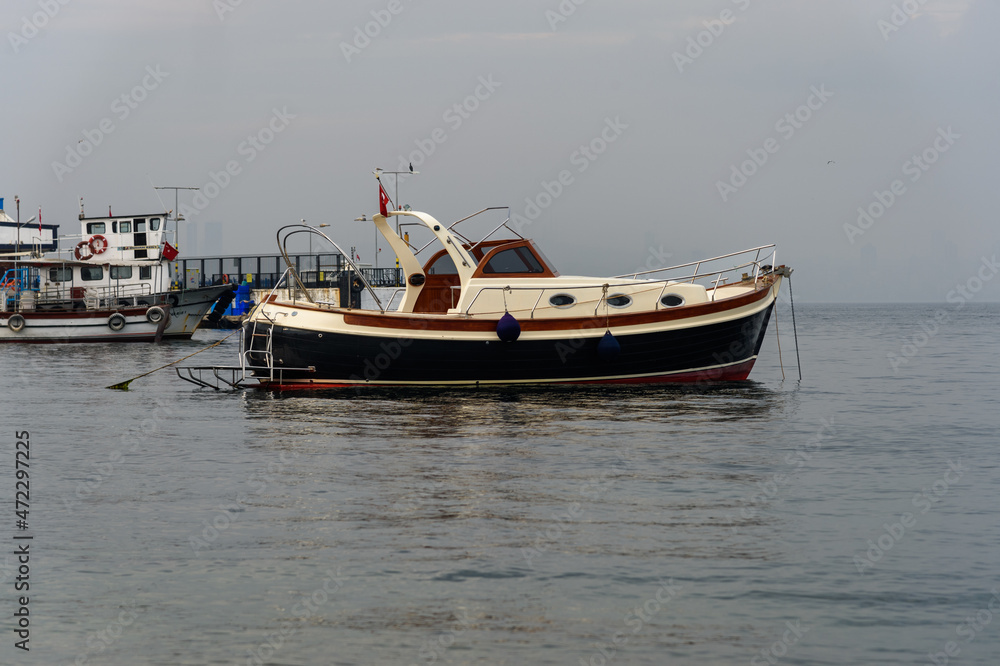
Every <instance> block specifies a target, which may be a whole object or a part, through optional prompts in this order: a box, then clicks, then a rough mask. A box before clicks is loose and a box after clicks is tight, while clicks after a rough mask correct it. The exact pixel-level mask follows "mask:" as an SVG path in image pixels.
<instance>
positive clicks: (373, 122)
mask: <svg viewBox="0 0 1000 666" xmlns="http://www.w3.org/2000/svg"><path fill="white" fill-rule="evenodd" d="M0 16H2V18H3V26H4V33H5V36H4V43H3V45H2V47H0V53H2V56H0V66H2V72H3V79H2V81H3V96H4V102H3V106H2V109H3V111H2V113H3V116H2V117H3V120H4V122H3V127H4V131H3V135H2V136H3V139H4V141H3V143H4V145H3V156H4V159H3V161H2V166H0V196H4V197H6V199H7V205H6V208H7V210H8V212H10V213H11V214H13V208H14V206H13V198H14V195H15V194H18V195H20V196H21V199H22V217H27V216H30V215H31V214H34V212H35V211H36V210H37V208H38V207H39V206H41V207H42V209H43V215H44V221H45V222H46V223H58V224H61V225H62V229H61V231H62V232H63V233H75V232H76V230H77V224H78V223H77V220H76V215H77V211H78V200H79V197H81V196H82V197H84V198H85V201H86V205H87V212H88V214H90V215H96V214H99V213H100V212H101V211H106V210H107V207H108V206H109V205H111V206H112V207H113V210H114V212H115V213H116V214H133V213H135V214H138V213H144V212H156V211H159V210H162V207H161V205H160V203H159V201H158V200H157V197H156V194H155V193H154V191H153V189H152V187H151V186H150V181H152V182H153V183H155V184H157V185H180V186H196V187H201V188H202V194H203V196H204V198H203V199H200V200H195V199H192V197H191V193H182V194H181V203H182V205H183V204H186V205H187V207H188V211H189V215H188V217H189V218H190V221H191V224H192V228H195V227H197V226H198V225H203V228H204V225H208V224H210V223H214V224H217V225H221V230H222V234H221V236H222V239H223V246H222V247H217V248H215V247H213V248H200V249H202V250H204V251H208V252H211V253H219V254H236V253H251V252H261V253H265V252H266V253H270V252H273V248H274V240H273V239H274V231H275V230H276V228H277V227H278V226H279V225H281V224H284V223H290V222H295V221H298V220H299V219H302V218H305V219H306V220H307V221H308V222H309V223H312V224H320V223H329V224H331V227H330V229H328V230H327V231H329V232H330V233H331V235H333V236H334V237H335V238H336V239H337V240H338V242H342V244H343V245H352V244H354V245H357V246H358V247H359V251H360V253H361V255H362V259H363V260H364V261H366V262H370V261H372V244H373V234H372V230H371V227H370V225H365V224H364V223H359V222H354V221H353V220H354V218H355V217H357V216H359V215H361V214H362V213H366V214H368V215H369V216H370V215H371V213H372V212H374V211H376V210H377V209H378V198H377V188H376V185H375V182H374V178H373V176H372V175H371V171H372V169H373V168H375V167H382V168H384V169H387V170H392V169H398V168H400V166H401V165H405V164H408V163H409V161H410V160H412V161H413V163H414V166H415V167H416V168H417V169H419V170H420V171H421V174H420V175H417V176H414V177H412V178H408V179H406V180H405V181H404V182H403V183H401V187H400V194H401V197H400V198H401V203H404V204H410V205H411V206H412V207H413V208H414V209H417V210H423V211H426V212H428V213H430V214H432V215H434V216H435V217H437V218H438V219H440V220H441V221H442V222H451V221H453V220H455V219H457V218H459V217H462V216H464V215H466V214H469V213H472V212H474V211H476V210H479V209H480V208H484V207H486V206H500V205H509V206H511V207H512V212H513V213H514V214H516V215H519V216H522V218H523V219H526V220H529V219H530V220H531V223H530V224H527V225H525V227H524V233H525V234H526V235H529V236H532V237H534V238H535V239H536V241H537V242H538V243H539V245H540V246H541V247H542V249H543V250H544V251H545V252H546V254H547V255H548V256H549V257H550V259H552V260H553V262H554V263H555V264H556V266H557V267H558V268H559V269H560V270H561V271H562V272H563V273H564V274H616V273H624V272H628V271H633V270H636V269H637V268H638V267H641V266H647V265H648V266H659V265H665V264H671V263H682V262H686V261H689V260H693V259H699V258H701V255H708V254H722V253H725V252H730V251H734V250H738V249H743V248H745V247H751V246H755V245H763V244H767V243H777V244H778V248H779V254H778V257H779V261H780V262H781V263H787V264H789V265H791V266H792V267H793V268H795V269H796V273H795V291H796V296H797V298H798V299H799V300H801V301H897V300H903V301H944V300H945V299H946V297H947V295H948V293H949V292H950V291H952V290H953V289H955V288H956V286H957V285H966V286H968V285H969V281H970V280H972V285H971V286H973V287H979V286H981V288H977V290H976V291H975V293H974V298H975V299H977V300H982V301H989V300H997V299H998V298H1000V277H997V276H996V273H997V271H998V270H1000V267H997V266H995V265H994V264H992V263H991V262H990V261H987V262H986V263H984V258H985V259H986V260H992V258H993V257H994V256H995V255H996V254H998V253H1000V233H998V225H997V215H996V211H995V209H996V193H997V189H998V188H997V186H996V183H994V182H993V178H995V177H996V175H997V173H998V170H997V168H996V163H997V156H998V150H997V149H998V148H1000V121H998V117H1000V113H998V112H1000V103H998V102H1000V76H998V75H1000V67H998V65H1000V62H998V60H1000V59H998V54H1000V46H998V45H997V41H996V35H997V34H998V32H1000V7H998V3H996V2H992V1H991V2H987V0H905V1H902V0H771V1H765V0H711V1H706V0H699V1H697V2H696V1H680V2H676V1H675V2H663V1H660V2H653V1H651V0H649V1H643V0H617V1H616V2H610V1H608V0H562V1H561V2H560V0H548V1H545V0H543V1H531V2H529V1H527V0H513V1H508V2H503V3H501V2H489V3H487V2H475V1H473V2H470V1H468V0H466V1H465V2H457V1H454V0H452V1H436V2H435V1H433V0H365V1H361V2H350V3H348V2H320V1H318V0H300V1H296V0H291V1H287V2H273V1H272V2H265V1H264V0H214V1H213V0H172V1H171V2H166V1H165V0H157V1H156V2H154V1H153V0H131V1H130V2H122V1H118V2H112V1H110V0H5V2H4V3H3V5H2V9H0ZM914 158H916V159H914ZM227 170H228V172H227ZM560 179H561V180H562V182H560ZM385 182H386V184H387V185H388V186H389V187H388V189H389V190H390V194H391V193H392V192H393V187H392V178H391V177H386V178H385ZM161 194H162V195H163V197H164V200H165V202H166V203H167V206H168V207H171V208H172V207H173V195H172V194H170V195H168V194H166V193H161ZM529 202H533V203H534V205H535V206H538V208H537V209H536V208H534V207H532V206H531V205H529ZM859 208H861V209H862V211H865V212H866V213H867V215H868V216H869V217H862V216H861V213H859ZM190 211H193V212H190ZM859 218H860V219H859ZM496 222H499V220H497V221H496ZM216 229H219V227H218V226H217V227H216ZM475 230H476V229H472V228H470V229H469V231H470V233H471V232H473V231H475ZM486 230H488V229H482V231H483V232H485V231H486ZM202 236H203V238H204V237H206V234H205V233H204V232H203V233H202ZM207 237H212V234H207ZM182 246H183V239H182ZM183 249H184V248H183V247H182V251H183ZM386 255H388V250H385V251H383V259H382V260H381V264H382V265H385V264H386V263H388V262H389V261H391V257H387V256H386ZM977 276H978V277H977ZM977 280H978V282H977Z"/></svg>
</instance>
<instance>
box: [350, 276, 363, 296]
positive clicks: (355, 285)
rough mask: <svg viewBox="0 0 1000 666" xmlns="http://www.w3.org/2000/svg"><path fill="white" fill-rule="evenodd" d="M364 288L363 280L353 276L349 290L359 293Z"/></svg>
mask: <svg viewBox="0 0 1000 666" xmlns="http://www.w3.org/2000/svg"><path fill="white" fill-rule="evenodd" d="M364 289H365V284H364V282H362V281H361V279H360V278H354V280H353V281H352V282H351V291H353V292H354V293H355V294H359V293H361V292H362V291H364Z"/></svg>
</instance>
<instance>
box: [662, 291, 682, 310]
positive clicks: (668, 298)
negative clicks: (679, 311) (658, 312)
mask: <svg viewBox="0 0 1000 666" xmlns="http://www.w3.org/2000/svg"><path fill="white" fill-rule="evenodd" d="M660 303H661V304H662V305H663V307H665V308H676V307H680V306H682V305H684V297H683V296H681V295H679V294H664V295H663V298H661V299H660Z"/></svg>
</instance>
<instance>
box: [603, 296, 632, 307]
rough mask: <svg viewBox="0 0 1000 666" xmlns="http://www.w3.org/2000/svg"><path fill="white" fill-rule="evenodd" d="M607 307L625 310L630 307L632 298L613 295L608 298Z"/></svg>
mask: <svg viewBox="0 0 1000 666" xmlns="http://www.w3.org/2000/svg"><path fill="white" fill-rule="evenodd" d="M608 305H610V306H611V307H613V308H627V307H628V306H630V305H632V297H631V296H626V295H625V294H615V295H613V296H609V297H608Z"/></svg>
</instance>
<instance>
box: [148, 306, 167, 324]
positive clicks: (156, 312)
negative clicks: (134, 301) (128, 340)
mask: <svg viewBox="0 0 1000 666" xmlns="http://www.w3.org/2000/svg"><path fill="white" fill-rule="evenodd" d="M166 316H167V313H166V312H164V310H163V308H161V307H160V306H159V305H154V306H153V307H151V308H149V309H148V310H146V321H148V322H149V323H150V324H159V323H160V322H161V321H163V318H164V317H166Z"/></svg>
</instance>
